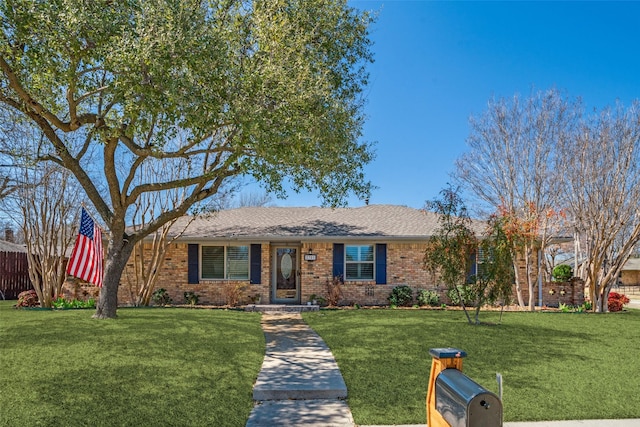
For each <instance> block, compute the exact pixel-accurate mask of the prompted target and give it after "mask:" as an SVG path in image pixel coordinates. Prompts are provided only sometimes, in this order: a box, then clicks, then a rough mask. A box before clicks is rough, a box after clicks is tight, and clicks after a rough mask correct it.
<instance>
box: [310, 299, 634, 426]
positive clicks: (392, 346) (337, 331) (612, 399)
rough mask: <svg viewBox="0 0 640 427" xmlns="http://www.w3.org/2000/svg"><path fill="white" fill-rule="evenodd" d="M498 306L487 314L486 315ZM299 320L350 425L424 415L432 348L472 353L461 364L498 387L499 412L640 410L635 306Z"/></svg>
mask: <svg viewBox="0 0 640 427" xmlns="http://www.w3.org/2000/svg"><path fill="white" fill-rule="evenodd" d="M498 315H499V314H498V313H495V314H494V313H483V314H482V320H484V321H485V322H487V323H490V322H496V323H497V321H498V317H497V316H498ZM303 318H304V320H305V321H306V322H307V323H308V324H309V325H310V326H311V327H312V328H313V329H314V330H315V331H316V332H317V333H318V334H320V336H321V337H322V338H323V339H324V340H325V342H326V343H327V345H328V346H329V348H330V349H331V351H332V352H333V355H334V356H335V358H336V361H337V363H338V366H339V367H340V370H341V372H342V375H343V377H344V380H345V382H346V384H347V389H348V391H349V397H348V403H349V407H350V408H351V411H352V413H353V416H354V420H355V422H356V424H359V425H367V424H368V425H385V424H386V425H388V424H423V423H424V422H425V417H426V414H425V401H424V399H425V395H426V387H427V382H428V375H429V369H430V365H431V358H430V356H429V349H430V348H435V347H450V346H451V347H457V348H460V349H462V350H465V351H466V352H467V354H468V356H467V358H466V359H465V362H464V372H465V373H466V374H467V375H469V376H470V377H471V378H473V379H474V380H475V381H477V382H479V383H480V384H482V385H483V386H485V387H486V388H488V389H489V390H492V391H494V392H497V384H496V381H495V374H496V372H500V373H501V374H502V375H503V378H504V398H503V405H504V418H505V421H540V420H580V419H616V418H640V407H638V405H636V403H635V399H630V398H627V397H632V396H637V395H639V394H640V378H639V377H638V375H637V372H640V358H638V357H637V354H639V353H640V340H639V339H638V331H640V311H639V310H628V311H626V312H622V313H610V314H575V313H544V312H535V313H506V314H505V315H504V318H503V322H502V324H501V325H495V324H494V325H490V324H486V325H480V326H472V325H468V324H467V323H466V321H465V319H464V317H463V315H462V313H460V312H457V311H428V310H332V311H330V310H323V311H320V312H319V313H305V314H303Z"/></svg>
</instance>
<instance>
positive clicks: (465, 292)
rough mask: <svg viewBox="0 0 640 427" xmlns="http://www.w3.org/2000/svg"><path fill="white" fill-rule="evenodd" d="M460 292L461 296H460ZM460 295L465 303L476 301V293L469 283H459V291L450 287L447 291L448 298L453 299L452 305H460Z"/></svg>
mask: <svg viewBox="0 0 640 427" xmlns="http://www.w3.org/2000/svg"><path fill="white" fill-rule="evenodd" d="M458 292H459V293H460V296H458ZM460 297H462V302H464V305H466V306H468V305H472V304H474V303H475V301H476V294H475V292H474V291H473V288H472V287H471V286H468V285H458V291H456V289H455V288H450V289H449V290H448V291H447V298H449V300H451V304H452V305H460Z"/></svg>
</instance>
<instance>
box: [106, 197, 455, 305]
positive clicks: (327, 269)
mask: <svg viewBox="0 0 640 427" xmlns="http://www.w3.org/2000/svg"><path fill="white" fill-rule="evenodd" d="M437 218H438V217H437V215H436V214H434V213H432V212H427V211H424V210H418V209H413V208H409V207H405V206H393V205H368V206H363V207H357V208H335V209H333V208H323V207H245V208H239V209H231V210H224V211H220V212H217V213H215V214H212V215H210V216H207V217H198V218H196V219H194V220H193V221H192V222H191V223H189V225H188V226H187V228H186V230H185V231H184V233H183V234H182V235H180V237H178V238H177V239H176V240H175V241H174V243H172V244H171V245H170V247H169V248H168V250H167V254H166V258H165V262H164V265H163V267H162V270H161V272H160V274H159V278H158V282H157V284H156V289H158V288H164V289H166V290H167V292H168V293H169V295H170V296H171V298H172V299H173V301H174V302H176V303H180V302H182V301H184V292H186V291H190V292H194V293H196V294H197V295H198V296H199V302H200V303H201V304H216V305H224V304H226V303H227V302H228V298H229V293H230V289H231V291H233V289H236V290H237V291H238V292H239V303H241V304H242V303H250V302H258V301H259V302H260V303H261V304H306V303H307V302H308V301H310V299H312V298H313V296H314V295H315V296H320V297H324V296H326V292H327V281H331V280H332V279H333V278H334V277H342V278H343V280H344V285H343V287H342V290H343V298H342V299H341V304H354V303H357V304H360V305H382V304H387V303H388V301H387V298H388V296H389V293H390V292H391V290H392V289H393V288H394V287H395V286H398V285H409V286H411V287H412V288H414V289H438V290H440V291H442V292H444V290H445V289H444V288H445V287H444V286H442V285H440V286H437V285H438V284H437V283H436V279H435V277H433V275H432V274H431V273H429V272H428V271H426V270H425V268H424V266H423V256H424V250H425V246H426V242H427V240H428V239H429V237H430V236H432V235H433V234H434V232H435V231H436V229H437V227H438V221H437ZM188 222H189V218H188V217H184V218H181V219H180V220H179V221H178V222H177V223H176V224H175V225H174V226H173V227H172V232H174V233H179V232H180V231H182V230H183V229H184V227H185V225H186V224H188ZM132 266H133V264H129V266H128V268H129V269H131V268H132ZM128 274H130V272H125V274H124V275H123V279H122V284H121V285H120V289H119V293H118V301H119V302H120V304H131V303H132V301H133V294H132V289H131V285H130V284H127V280H126V277H127V275H128Z"/></svg>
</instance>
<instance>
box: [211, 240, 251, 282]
mask: <svg viewBox="0 0 640 427" xmlns="http://www.w3.org/2000/svg"><path fill="white" fill-rule="evenodd" d="M202 278H203V279H229V280H247V279H249V246H202Z"/></svg>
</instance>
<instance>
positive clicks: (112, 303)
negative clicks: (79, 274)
mask: <svg viewBox="0 0 640 427" xmlns="http://www.w3.org/2000/svg"><path fill="white" fill-rule="evenodd" d="M132 251H133V245H131V244H129V242H128V241H127V240H126V239H124V238H120V239H111V241H110V242H109V249H108V250H107V256H106V261H105V268H104V279H103V284H102V289H100V296H99V298H98V303H97V306H96V312H95V314H94V315H93V317H94V318H95V319H115V318H116V317H117V315H116V311H117V309H118V287H119V286H120V278H121V277H122V273H123V272H124V269H125V267H126V265H127V262H128V261H129V257H130V255H131V252H132Z"/></svg>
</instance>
